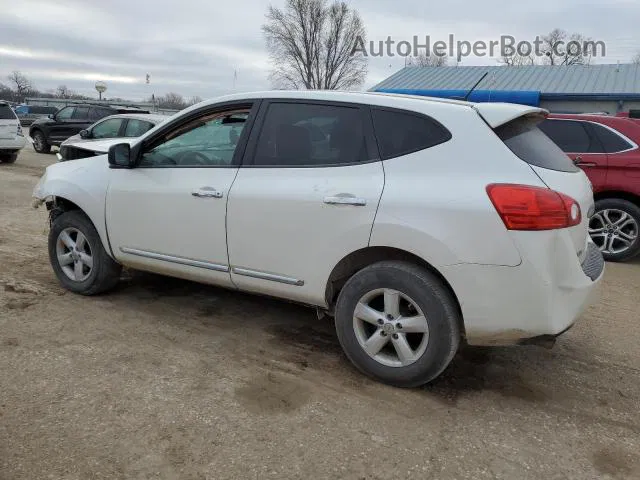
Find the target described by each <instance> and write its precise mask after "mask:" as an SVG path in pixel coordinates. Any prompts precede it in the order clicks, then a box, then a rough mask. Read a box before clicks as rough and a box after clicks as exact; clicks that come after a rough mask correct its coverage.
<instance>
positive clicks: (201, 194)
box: [191, 187, 222, 198]
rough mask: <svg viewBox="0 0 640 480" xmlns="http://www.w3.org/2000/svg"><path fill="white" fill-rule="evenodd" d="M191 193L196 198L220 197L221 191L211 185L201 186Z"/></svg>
mask: <svg viewBox="0 0 640 480" xmlns="http://www.w3.org/2000/svg"><path fill="white" fill-rule="evenodd" d="M191 195H193V196H194V197H198V198H222V192H219V191H218V190H216V189H215V188H213V187H202V188H200V189H198V190H194V191H193V192H191Z"/></svg>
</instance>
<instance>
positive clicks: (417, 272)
mask: <svg viewBox="0 0 640 480" xmlns="http://www.w3.org/2000/svg"><path fill="white" fill-rule="evenodd" d="M378 289H391V290H394V291H397V292H400V293H401V294H403V295H406V296H408V297H410V298H411V300H413V301H414V302H415V303H416V305H417V306H418V307H419V308H420V310H422V313H423V315H424V316H425V317H426V319H427V325H428V331H429V335H428V340H425V341H426V350H424V353H422V354H421V356H419V357H418V359H417V360H415V361H414V363H411V364H409V365H406V366H388V365H385V364H383V363H381V362H379V361H378V360H376V359H374V358H372V357H371V356H369V354H367V352H366V351H365V350H364V348H363V347H362V346H361V345H360V342H359V341H358V335H357V334H356V327H355V326H354V312H355V308H356V305H357V304H358V302H359V301H360V300H361V299H362V298H363V297H364V296H365V295H367V294H368V292H373V291H376V290H378ZM376 310H378V309H376ZM379 321H383V319H380V320H379ZM335 323H336V330H337V334H338V339H339V341H340V344H341V345H342V348H343V350H344V352H345V354H346V355H347V357H348V358H349V360H351V362H352V363H353V364H354V365H355V366H356V367H357V368H358V369H359V370H360V371H361V372H363V373H364V374H366V375H368V376H370V377H373V378H375V379H377V380H379V381H381V382H384V383H387V384H390V385H393V386H397V387H417V386H420V385H424V384H425V383H428V382H430V381H431V380H433V379H435V378H436V377H438V376H439V375H440V374H441V373H442V372H443V371H444V370H445V368H447V366H448V365H449V363H450V362H451V360H452V359H453V357H454V355H455V353H456V351H457V350H458V345H459V343H460V335H461V333H460V323H461V317H460V313H459V310H458V308H457V304H456V301H455V299H454V298H453V296H452V294H451V292H450V291H449V290H448V289H447V288H446V287H445V286H444V285H443V283H442V281H441V280H440V279H439V278H438V277H437V276H435V275H434V274H432V273H431V272H429V271H428V270H426V269H424V268H422V267H419V266H417V265H414V264H412V263H409V262H399V261H384V262H379V263H375V264H373V265H370V266H368V267H366V268H364V269H362V270H360V271H359V272H357V273H356V274H355V275H353V276H352V277H351V278H350V279H349V280H348V281H347V283H346V284H345V286H344V287H343V289H342V290H341V292H340V295H339V296H338V301H337V303H336V309H335ZM370 328H376V327H375V326H372V327H370ZM382 330H384V328H382ZM376 332H380V334H381V335H383V336H385V334H384V333H382V331H381V330H376ZM397 332H401V330H397ZM374 334H376V333H374ZM374 334H372V335H371V338H373V335H374ZM394 338H396V337H394ZM405 338H407V337H405ZM390 341H391V340H390ZM384 348H388V345H387V346H386V347H384Z"/></svg>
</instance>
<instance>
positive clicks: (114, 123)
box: [91, 118, 122, 138]
mask: <svg viewBox="0 0 640 480" xmlns="http://www.w3.org/2000/svg"><path fill="white" fill-rule="evenodd" d="M121 126H122V119H121V118H109V119H107V120H104V121H102V122H100V123H98V124H97V125H96V126H95V127H93V128H92V129H91V137H92V138H114V137H117V136H118V134H119V133H120V127H121Z"/></svg>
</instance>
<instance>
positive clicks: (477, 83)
mask: <svg viewBox="0 0 640 480" xmlns="http://www.w3.org/2000/svg"><path fill="white" fill-rule="evenodd" d="M487 75H489V72H488V71H487V72H484V75H482V76H481V77H480V80H478V81H477V82H476V83H475V84H474V85H473V87H471V90H469V91H468V92H467V94H466V95H465V96H464V98H463V100H464V101H465V102H466V101H468V99H469V97H470V96H471V92H473V91H474V90H475V89H476V87H477V86H478V85H480V82H482V81H483V80H484V79H485V78H486V77H487Z"/></svg>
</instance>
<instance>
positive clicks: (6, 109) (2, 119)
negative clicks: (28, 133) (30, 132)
mask: <svg viewBox="0 0 640 480" xmlns="http://www.w3.org/2000/svg"><path fill="white" fill-rule="evenodd" d="M26 143H27V142H26V140H25V138H24V133H23V132H22V127H21V126H20V121H19V120H18V117H17V116H16V114H15V112H14V111H13V109H12V108H11V106H10V105H9V104H8V103H7V102H3V101H1V100H0V162H1V163H13V162H15V161H16V160H17V159H18V152H19V151H20V150H21V149H22V148H23V147H24V146H25V144H26Z"/></svg>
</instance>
